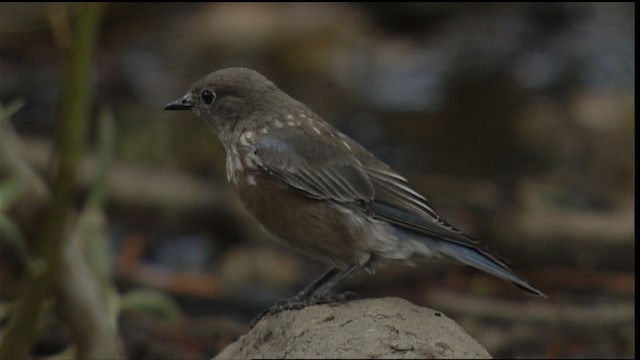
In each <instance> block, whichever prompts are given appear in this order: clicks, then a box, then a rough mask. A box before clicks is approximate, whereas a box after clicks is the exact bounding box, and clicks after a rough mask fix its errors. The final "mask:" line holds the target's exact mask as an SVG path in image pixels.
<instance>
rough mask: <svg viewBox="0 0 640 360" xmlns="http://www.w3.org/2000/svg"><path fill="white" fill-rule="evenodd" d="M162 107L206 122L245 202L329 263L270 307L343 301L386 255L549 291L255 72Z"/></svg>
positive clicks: (204, 82) (234, 74) (212, 79)
mask: <svg viewBox="0 0 640 360" xmlns="http://www.w3.org/2000/svg"><path fill="white" fill-rule="evenodd" d="M165 109H166V110H191V111H193V112H194V113H195V114H196V115H197V116H199V117H200V118H202V119H203V120H204V121H206V122H207V123H208V124H209V125H210V126H211V127H212V128H213V131H214V132H215V133H216V134H217V136H218V138H219V139H220V141H221V142H222V145H223V146H224V148H225V151H226V154H227V178H228V180H229V181H230V182H231V183H232V184H233V186H234V188H235V190H236V191H237V193H238V195H239V196H240V199H241V200H242V202H243V204H244V205H245V207H246V208H247V209H248V210H249V211H250V212H251V213H252V214H253V216H254V217H255V218H256V219H257V220H258V221H259V222H260V223H261V224H262V225H263V226H264V227H265V228H266V229H267V230H268V231H269V232H270V233H271V234H272V235H273V236H274V237H275V238H276V239H277V240H279V241H281V242H283V243H284V244H286V245H288V246H290V247H292V248H294V249H297V250H299V251H301V252H302V253H304V254H306V255H308V256H311V257H314V258H317V259H320V260H323V261H325V262H326V263H328V264H330V265H331V268H330V270H329V271H328V272H327V273H326V274H324V275H323V276H322V277H320V278H319V279H318V280H316V281H315V282H314V283H313V284H311V285H310V286H309V287H307V288H306V289H305V290H303V291H302V292H300V293H299V294H298V295H296V296H294V297H292V298H290V299H287V300H284V301H281V302H279V303H277V304H276V305H275V306H274V307H272V308H271V309H270V310H268V311H267V312H266V313H275V312H278V311H282V310H285V309H299V308H302V307H305V306H307V305H312V304H318V303H324V302H330V301H333V300H336V298H337V297H332V296H331V295H330V290H331V289H332V288H333V287H334V286H336V285H337V284H338V283H340V282H341V281H342V280H344V279H345V278H347V277H348V276H349V275H351V274H352V273H353V272H354V271H356V270H359V269H365V270H372V269H373V266H374V265H376V263H379V262H380V261H381V260H400V261H405V262H408V263H412V261H413V260H416V259H421V258H422V259H433V258H435V259H438V258H450V259H455V260H457V261H459V262H461V263H464V264H467V265H471V266H474V267H476V268H478V269H480V270H483V271H485V272H487V273H489V274H492V275H495V276H497V277H499V278H501V279H504V280H506V281H509V282H511V283H513V284H514V285H516V286H518V287H519V288H520V289H522V290H523V291H525V292H527V293H529V294H532V295H538V296H544V294H543V293H542V292H541V291H540V290H538V289H536V288H535V287H534V286H532V285H531V284H529V283H528V282H527V281H526V280H525V279H524V278H523V277H521V276H520V275H518V274H516V273H515V272H513V271H512V270H511V269H509V267H508V266H507V265H506V264H505V263H504V262H503V261H502V260H500V259H499V258H498V257H497V256H496V255H495V254H494V253H493V252H492V251H491V250H489V249H488V248H487V247H485V246H483V245H482V244H480V243H479V242H478V241H476V240H474V239H472V238H470V237H468V236H467V235H465V234H463V233H462V232H460V231H459V230H457V229H455V228H454V227H452V226H451V225H449V224H447V223H446V222H445V221H444V220H442V219H441V218H440V217H439V216H438V214H437V213H436V212H435V211H434V209H433V208H432V207H431V206H430V205H429V204H428V203H427V201H426V200H425V198H424V197H423V196H422V195H420V194H419V193H417V192H416V191H415V190H413V189H412V188H411V187H410V186H409V184H408V183H407V180H406V179H405V178H404V177H403V176H402V175H400V174H398V173H397V172H396V171H394V170H393V169H392V168H391V167H390V166H389V165H387V164H386V163H384V162H382V161H381V160H379V159H378V158H376V157H375V156H374V155H373V154H371V153H370V152H369V151H368V150H366V149H365V148H364V147H363V146H361V145H360V144H358V143H357V142H355V141H354V140H353V139H351V138H350V137H348V136H346V135H344V134H342V133H341V132H339V131H338V130H336V129H335V128H334V127H333V126H331V125H330V124H329V123H327V122H326V121H324V120H323V119H322V118H321V117H320V116H318V115H316V113H314V112H313V111H311V110H310V109H309V108H308V107H307V106H305V105H304V104H303V103H301V102H299V101H297V100H295V99H293V98H292V97H290V96H289V95H287V94H285V93H284V92H282V91H281V90H280V89H278V88H277V87H276V86H275V85H274V84H273V83H272V82H271V81H269V80H268V79H267V78H265V77H264V76H262V75H261V74H259V73H257V72H256V71H253V70H250V69H245V68H228V69H223V70H219V71H216V72H213V73H211V74H210V75H208V76H206V77H204V78H203V79H201V80H199V81H198V82H196V83H195V84H193V86H191V88H190V89H189V91H188V92H187V94H186V95H184V97H182V98H181V99H179V100H176V101H174V102H172V103H170V104H168V105H167V106H166V107H165Z"/></svg>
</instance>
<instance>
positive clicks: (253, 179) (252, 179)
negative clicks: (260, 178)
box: [247, 174, 256, 186]
mask: <svg viewBox="0 0 640 360" xmlns="http://www.w3.org/2000/svg"><path fill="white" fill-rule="evenodd" d="M247 184H249V185H251V186H256V177H255V176H253V174H249V175H247Z"/></svg>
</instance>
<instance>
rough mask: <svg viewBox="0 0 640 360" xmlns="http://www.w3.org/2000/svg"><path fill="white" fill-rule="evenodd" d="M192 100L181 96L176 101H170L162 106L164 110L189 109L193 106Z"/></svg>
mask: <svg viewBox="0 0 640 360" xmlns="http://www.w3.org/2000/svg"><path fill="white" fill-rule="evenodd" d="M193 105H194V104H193V101H191V100H189V99H187V97H186V96H185V97H183V98H182V99H178V100H176V101H172V102H170V103H168V104H167V106H165V107H164V109H165V110H190V109H191V108H192V107H193Z"/></svg>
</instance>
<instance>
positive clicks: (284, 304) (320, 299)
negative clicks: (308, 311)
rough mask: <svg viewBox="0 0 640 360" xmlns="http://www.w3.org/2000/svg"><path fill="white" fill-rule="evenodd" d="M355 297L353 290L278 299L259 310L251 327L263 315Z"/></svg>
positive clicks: (345, 300)
mask: <svg viewBox="0 0 640 360" xmlns="http://www.w3.org/2000/svg"><path fill="white" fill-rule="evenodd" d="M355 297H356V293H355V292H353V291H346V292H344V293H341V294H337V295H323V296H316V295H313V296H310V297H308V298H303V297H300V296H294V297H291V298H288V299H284V300H280V301H278V302H277V303H276V304H275V305H273V306H272V307H270V308H269V309H267V310H265V311H263V312H261V313H260V314H259V315H258V316H256V317H255V318H254V319H253V320H251V328H253V327H254V326H255V325H256V324H257V323H258V321H260V320H262V318H264V317H265V316H269V315H273V314H277V313H279V312H281V311H285V310H300V309H303V308H305V307H307V306H312V305H322V304H329V303H335V302H347V301H349V300H351V299H354V298H355Z"/></svg>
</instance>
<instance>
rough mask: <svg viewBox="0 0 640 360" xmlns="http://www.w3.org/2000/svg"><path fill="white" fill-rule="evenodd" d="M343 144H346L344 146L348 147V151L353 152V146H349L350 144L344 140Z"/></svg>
mask: <svg viewBox="0 0 640 360" xmlns="http://www.w3.org/2000/svg"><path fill="white" fill-rule="evenodd" d="M342 143H343V144H344V146H346V147H347V149H349V150H351V146H349V143H348V142H346V141H344V140H342Z"/></svg>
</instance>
